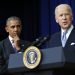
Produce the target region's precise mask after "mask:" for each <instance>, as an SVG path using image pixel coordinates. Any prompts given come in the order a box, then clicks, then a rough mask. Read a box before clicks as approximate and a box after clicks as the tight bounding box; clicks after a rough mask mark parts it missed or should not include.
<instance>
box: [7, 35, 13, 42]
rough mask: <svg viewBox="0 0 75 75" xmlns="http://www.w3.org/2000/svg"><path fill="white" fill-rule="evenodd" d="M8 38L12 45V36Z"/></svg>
mask: <svg viewBox="0 0 75 75" xmlns="http://www.w3.org/2000/svg"><path fill="white" fill-rule="evenodd" d="M8 38H9V40H10V42H11V43H12V40H13V38H12V37H11V36H10V35H9V36H8Z"/></svg>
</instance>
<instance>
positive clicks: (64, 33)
mask: <svg viewBox="0 0 75 75" xmlns="http://www.w3.org/2000/svg"><path fill="white" fill-rule="evenodd" d="M66 40H67V39H66V32H63V35H62V37H61V41H62V46H63V47H64V46H65V44H66Z"/></svg>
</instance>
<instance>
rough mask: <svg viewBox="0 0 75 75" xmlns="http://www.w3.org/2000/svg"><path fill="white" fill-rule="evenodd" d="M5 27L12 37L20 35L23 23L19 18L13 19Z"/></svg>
mask: <svg viewBox="0 0 75 75" xmlns="http://www.w3.org/2000/svg"><path fill="white" fill-rule="evenodd" d="M5 29H6V32H8V33H9V35H10V36H11V37H15V36H16V35H17V36H20V33H21V29H22V25H21V23H20V22H19V21H18V20H11V21H10V22H9V23H8V25H7V26H6V28H5Z"/></svg>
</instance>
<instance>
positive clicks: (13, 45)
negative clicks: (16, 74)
mask: <svg viewBox="0 0 75 75" xmlns="http://www.w3.org/2000/svg"><path fill="white" fill-rule="evenodd" d="M5 30H6V32H7V33H8V34H9V35H8V37H7V38H6V39H4V40H2V41H1V42H0V74H6V73H7V66H8V59H9V55H10V54H11V53H17V52H23V51H24V50H25V48H27V47H28V46H29V45H30V42H28V41H24V40H21V39H20V34H21V30H22V23H21V20H20V18H18V17H16V16H12V17H9V18H8V19H7V21H6V26H5ZM9 75H10V74H9Z"/></svg>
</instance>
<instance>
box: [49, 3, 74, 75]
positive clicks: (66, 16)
mask: <svg viewBox="0 0 75 75" xmlns="http://www.w3.org/2000/svg"><path fill="white" fill-rule="evenodd" d="M55 20H56V22H57V23H58V24H59V26H60V28H61V32H57V33H55V34H53V35H52V37H51V39H50V41H49V47H57V46H62V47H63V49H64V50H67V51H68V50H75V28H74V25H73V24H72V21H73V13H72V9H71V7H70V5H68V4H60V5H58V6H57V7H56V8H55ZM67 53H68V52H67ZM56 75H73V73H72V72H70V71H68V72H67V71H63V72H62V73H61V71H59V72H58V73H57V74H56ZM74 75H75V74H74Z"/></svg>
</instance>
